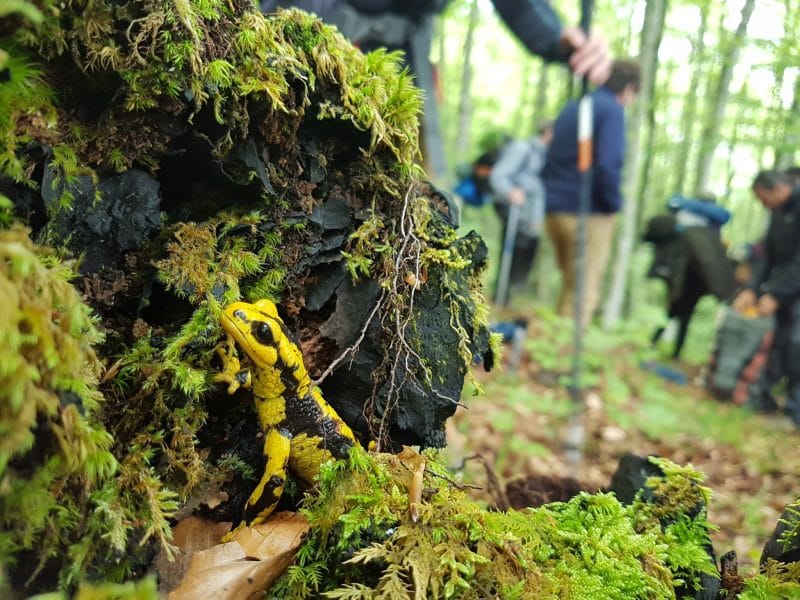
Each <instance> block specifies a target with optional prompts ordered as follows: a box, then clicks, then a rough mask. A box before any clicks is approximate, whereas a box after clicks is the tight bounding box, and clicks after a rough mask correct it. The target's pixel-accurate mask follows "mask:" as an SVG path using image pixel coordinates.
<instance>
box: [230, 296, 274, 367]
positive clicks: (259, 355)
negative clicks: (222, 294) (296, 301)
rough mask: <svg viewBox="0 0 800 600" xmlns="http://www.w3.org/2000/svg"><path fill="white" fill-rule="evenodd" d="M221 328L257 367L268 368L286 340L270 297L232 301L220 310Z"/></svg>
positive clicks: (272, 364)
mask: <svg viewBox="0 0 800 600" xmlns="http://www.w3.org/2000/svg"><path fill="white" fill-rule="evenodd" d="M221 323H222V328H223V329H224V330H225V332H226V333H228V335H230V336H231V337H233V339H235V340H236V343H237V344H238V345H239V348H240V349H241V350H242V351H243V352H244V353H245V354H247V355H248V356H249V357H250V359H251V360H252V361H253V362H254V363H255V365H256V366H257V367H265V366H269V367H272V366H274V365H275V363H276V362H277V361H278V356H279V349H280V347H281V346H282V345H283V344H284V343H285V342H286V341H288V335H287V331H286V326H285V325H284V324H283V321H282V320H281V318H280V317H279V316H278V309H277V308H276V307H275V304H274V303H273V302H271V301H270V300H259V301H258V302H256V303H254V304H250V303H248V302H234V303H233V304H231V305H230V306H228V307H226V308H225V310H224V311H223V313H222V321H221Z"/></svg>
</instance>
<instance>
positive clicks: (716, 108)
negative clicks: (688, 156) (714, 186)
mask: <svg viewBox="0 0 800 600" xmlns="http://www.w3.org/2000/svg"><path fill="white" fill-rule="evenodd" d="M754 7H755V0H745V3H744V6H743V7H742V13H741V18H740V20H739V25H738V27H737V28H736V33H735V34H734V35H733V36H726V37H727V39H726V40H725V41H724V42H723V43H724V49H723V54H722V67H721V71H720V74H719V78H718V79H717V86H716V90H715V91H714V93H713V96H712V98H711V108H710V111H709V112H708V114H707V115H706V118H705V121H704V123H703V131H702V134H701V136H700V155H699V156H698V160H697V167H696V174H695V184H694V192H695V193H696V194H698V193H703V192H704V191H705V190H706V189H707V188H708V183H709V178H710V176H711V161H712V159H713V158H714V150H715V149H716V147H717V144H718V142H719V132H720V128H721V126H722V121H723V119H724V118H725V106H726V105H727V104H728V98H729V96H730V84H731V78H732V77H733V68H734V67H735V66H736V63H737V62H738V61H739V53H740V51H741V48H742V45H743V44H744V43H745V40H746V33H747V25H748V24H749V23H750V16H751V15H752V14H753V8H754ZM690 93H691V91H690Z"/></svg>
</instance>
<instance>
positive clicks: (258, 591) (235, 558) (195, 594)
mask: <svg viewBox="0 0 800 600" xmlns="http://www.w3.org/2000/svg"><path fill="white" fill-rule="evenodd" d="M191 519H192V521H191V522H190V523H189V524H187V525H186V526H185V527H183V528H182V529H181V531H180V532H178V529H179V528H181V525H183V523H184V522H185V521H189V519H186V520H185V521H182V522H181V524H179V525H178V527H176V534H175V543H176V544H177V545H178V546H179V547H180V548H181V549H182V551H184V552H186V553H187V554H188V553H189V552H191V553H192V555H191V559H190V562H189V566H188V569H187V570H186V573H185V575H184V576H183V579H182V581H181V582H180V584H179V585H178V586H177V587H176V588H175V589H174V590H172V591H171V592H170V593H169V595H168V599H169V600H194V599H195V598H214V599H215V600H242V599H249V598H261V597H263V594H264V591H266V590H268V589H269V588H270V586H271V585H272V584H273V583H274V581H275V580H276V579H277V578H278V577H280V576H281V575H282V574H283V572H284V571H285V570H286V569H287V568H288V566H289V565H290V564H291V563H292V560H293V559H294V555H295V552H296V551H297V549H298V548H299V547H300V544H301V543H302V541H303V538H304V537H305V534H306V532H307V531H308V522H307V521H306V520H305V518H304V517H303V516H302V515H299V514H297V513H291V512H280V513H277V514H275V515H273V516H272V517H271V518H270V519H268V520H267V521H266V522H264V523H261V524H259V525H256V526H255V527H251V528H244V529H241V530H240V531H239V532H237V534H236V536H235V537H234V539H233V541H231V542H227V543H225V544H220V543H218V541H219V539H220V538H221V537H222V535H224V533H225V532H226V531H227V529H228V527H229V524H226V526H225V527H224V529H223V528H222V527H221V525H222V524H220V523H214V522H204V521H203V520H202V519H196V518H194V517H192V518H191ZM203 525H205V527H204V526H203ZM179 533H180V535H178V534H179ZM211 535H213V536H214V543H215V545H213V546H211V547H210V548H203V546H204V545H205V544H206V543H207V541H208V539H209V537H210V536H211Z"/></svg>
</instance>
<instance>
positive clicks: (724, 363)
mask: <svg viewBox="0 0 800 600" xmlns="http://www.w3.org/2000/svg"><path fill="white" fill-rule="evenodd" d="M774 327H775V321H774V319H773V318H772V317H748V316H745V315H742V314H739V313H738V312H736V311H735V310H734V309H732V308H730V307H728V308H726V309H725V312H724V317H723V319H722V323H721V324H720V327H719V329H718V331H717V336H716V341H715V348H714V352H713V354H712V357H711V364H710V367H711V373H710V377H709V380H708V384H707V387H708V388H709V391H711V392H712V393H713V394H714V395H715V396H716V397H717V398H720V399H725V400H731V401H732V402H733V403H734V404H736V405H739V406H741V405H743V404H747V402H748V400H755V399H756V398H757V396H758V394H759V393H760V391H761V381H760V380H761V376H762V373H763V371H764V369H765V368H766V366H767V359H768V357H769V351H770V347H771V345H772V341H773V332H774Z"/></svg>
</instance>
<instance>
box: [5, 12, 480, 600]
mask: <svg viewBox="0 0 800 600" xmlns="http://www.w3.org/2000/svg"><path fill="white" fill-rule="evenodd" d="M37 6H38V8H39V10H40V12H41V15H42V17H43V18H42V19H41V22H35V21H31V20H26V19H25V18H24V17H23V16H12V17H10V18H7V19H4V20H3V22H2V23H0V48H2V50H3V52H4V53H5V54H3V55H2V56H3V64H2V68H3V77H4V81H3V83H2V84H0V95H2V99H3V100H4V101H3V102H2V103H0V134H2V136H3V140H4V143H3V145H2V150H0V195H2V197H3V198H4V199H5V200H4V203H3V204H2V214H1V215H0V216H2V217H3V222H4V223H5V224H6V225H7V224H9V223H11V222H22V223H24V224H25V225H26V226H27V227H28V228H29V231H30V236H31V238H32V239H33V240H34V241H36V242H37V243H41V244H47V245H48V246H51V247H54V248H55V249H56V250H57V252H58V253H59V256H60V257H61V258H63V259H65V260H68V259H70V258H71V257H74V258H77V259H78V262H77V277H76V278H75V279H73V281H72V283H73V285H74V288H75V289H76V290H77V291H78V292H79V293H80V295H81V297H82V299H83V301H84V302H85V303H86V304H87V305H88V306H89V307H91V309H92V310H93V311H94V314H96V315H97V317H98V319H99V320H98V322H97V323H96V325H97V327H98V330H99V331H100V332H101V333H102V335H103V336H104V337H103V341H102V342H101V341H96V342H95V344H94V346H93V348H92V352H96V354H97V356H98V358H99V361H100V363H101V364H102V365H104V372H103V374H102V375H101V376H100V378H99V380H97V379H91V378H89V379H87V380H86V382H84V383H86V384H87V385H89V386H90V387H92V389H93V390H95V391H96V392H97V393H98V394H100V395H101V396H102V402H99V403H98V406H97V408H96V410H95V409H92V411H91V414H85V415H84V416H85V418H86V420H87V423H86V427H87V428H89V430H91V431H97V432H102V433H103V435H104V436H105V435H107V436H111V437H109V438H108V439H110V440H112V441H111V445H110V452H111V453H113V456H114V460H115V461H116V466H115V469H116V471H115V472H116V482H115V484H114V485H111V484H110V483H109V482H107V481H97V482H94V483H93V484H92V485H87V487H86V489H85V493H86V494H87V495H89V496H91V494H92V493H93V492H94V491H96V490H97V489H99V488H100V487H101V486H102V484H108V485H111V488H109V489H112V491H113V496H114V498H115V501H114V502H115V503H112V508H110V510H111V511H113V510H118V511H119V517H120V521H124V522H121V523H119V528H120V529H119V530H117V537H113V536H111V537H112V538H113V539H112V543H110V544H109V546H110V547H111V550H113V552H116V553H118V554H120V555H122V554H125V553H126V551H127V550H126V549H130V548H131V547H133V545H134V542H135V541H137V540H139V539H142V538H144V539H148V540H150V541H151V542H152V543H154V542H160V543H161V545H168V544H169V526H168V521H169V519H170V518H172V517H175V516H176V515H177V516H179V515H180V514H184V513H185V512H188V511H190V510H191V509H193V508H196V507H197V506H201V505H203V504H204V503H208V504H211V502H210V501H208V497H209V496H210V495H213V494H212V491H213V493H217V492H219V493H222V494H223V495H227V497H229V498H231V499H232V500H231V501H229V502H227V503H225V504H223V507H222V508H221V509H219V515H220V517H225V516H231V515H232V514H235V513H236V511H238V510H240V507H241V501H242V498H243V497H244V496H246V494H247V493H249V490H250V488H251V487H252V480H253V478H257V473H258V471H259V469H260V468H261V461H262V457H261V445H262V443H261V441H260V435H261V432H260V431H259V430H258V426H257V420H256V418H255V414H254V412H253V409H252V403H251V400H250V398H249V395H248V394H244V393H243V394H237V395H235V396H232V397H230V396H228V395H227V394H226V392H225V389H224V388H223V386H219V385H214V383H213V381H212V378H213V375H214V372H215V371H216V370H218V369H219V363H218V361H217V357H216V354H215V352H214V349H215V346H216V345H217V343H218V342H219V341H220V339H221V337H222V336H221V330H220V326H219V315H220V313H221V310H222V308H223V307H224V306H225V305H226V304H227V303H229V302H232V301H234V300H238V299H246V300H250V301H255V300H257V299H259V298H270V299H272V300H274V301H275V302H276V303H277V304H278V306H279V310H280V312H281V315H282V317H283V318H284V320H285V321H286V323H287V325H288V327H289V329H290V331H291V332H292V334H293V335H294V336H295V338H296V339H297V341H298V344H299V346H300V347H301V349H302V352H303V355H304V358H305V361H306V365H307V367H308V370H309V372H310V374H311V375H312V377H314V378H315V379H316V380H317V382H318V383H319V385H320V387H321V389H322V391H323V393H324V395H325V397H326V398H327V399H328V401H329V402H330V403H331V404H332V405H333V406H334V407H335V408H336V409H337V410H338V411H339V413H340V414H341V415H342V417H343V418H344V419H345V420H346V421H347V422H348V423H349V424H350V425H351V426H352V427H353V428H354V429H355V430H356V431H357V432H358V434H359V435H360V437H361V439H362V441H363V442H364V443H365V444H366V443H367V442H368V441H370V440H374V441H376V442H377V443H378V446H379V447H380V448H383V449H395V448H398V447H399V446H400V445H401V444H417V445H420V446H434V447H436V446H443V445H444V443H445V438H444V434H443V425H444V422H445V420H446V419H447V417H449V416H450V415H451V414H452V413H453V412H454V410H455V408H456V405H457V403H458V401H459V399H460V396H461V389H462V386H463V382H464V378H465V376H466V375H467V374H468V370H469V366H470V364H471V363H472V361H473V357H474V356H476V355H484V356H487V357H488V354H489V353H490V349H489V339H490V336H489V330H488V309H487V307H486V305H485V304H484V302H483V299H482V294H481V290H480V274H481V271H482V269H483V268H484V266H485V259H486V248H485V246H484V244H483V242H482V240H481V239H480V238H479V237H478V236H477V235H476V234H474V233H470V234H467V235H466V236H464V237H459V234H458V233H457V224H458V215H457V211H456V209H455V207H454V205H453V204H452V203H451V202H450V200H449V198H448V197H447V196H446V195H445V194H442V193H441V192H439V191H437V190H436V189H434V188H433V187H431V186H430V185H429V184H427V183H426V182H425V181H424V173H422V171H421V169H420V168H419V167H418V166H417V164H416V160H417V158H418V153H419V150H418V113H419V110H420V106H421V102H420V92H419V90H417V89H416V88H415V87H414V86H413V84H412V82H411V79H410V76H409V75H408V73H407V72H406V71H404V70H402V64H401V61H402V58H401V56H400V55H398V54H392V53H385V52H381V51H378V52H374V53H371V54H369V55H366V56H365V55H363V54H361V53H360V52H359V51H358V50H356V49H355V48H354V47H353V46H352V45H350V44H349V43H347V42H346V41H345V40H344V39H343V38H342V37H341V36H340V35H339V34H338V32H336V31H335V30H334V29H331V28H328V27H327V26H325V25H323V24H322V23H321V22H320V21H318V20H317V19H315V18H313V17H311V16H309V15H307V14H305V13H302V12H299V11H287V12H281V13H278V14H277V15H272V16H269V17H268V16H264V15H262V14H260V13H259V12H257V10H256V9H255V7H254V5H253V4H252V3H251V2H246V1H244V0H207V1H204V2H187V1H185V0H176V1H175V2H166V3H165V2H156V1H155V0H135V1H133V2H128V3H124V4H123V3H116V2H110V1H104V0H101V1H99V2H81V1H67V2H54V1H51V0H44V1H43V2H40V3H38V4H37ZM22 309H24V306H20V310H22ZM487 362H489V363H490V362H491V359H490V358H489V359H488V360H487ZM53 392H54V393H55V392H59V390H53ZM77 403H78V405H80V404H81V400H80V398H79V399H78V401H77ZM58 419H59V417H58V415H56V416H53V414H52V412H51V413H49V414H39V415H38V416H37V418H36V419H34V420H33V421H31V422H27V423H26V425H25V426H26V427H28V428H29V429H30V431H32V432H33V433H34V437H35V438H36V440H35V441H34V447H35V446H36V444H37V443H40V442H41V441H42V439H43V438H42V424H43V423H45V422H50V423H55V424H56V425H57V424H58ZM37 427H38V429H37ZM39 450H41V449H39ZM50 450H52V449H49V450H48V452H49V451H50ZM56 454H57V452H56ZM46 456H48V454H47V452H43V451H40V452H38V453H33V452H28V449H27V448H25V449H19V448H17V449H12V450H9V451H8V452H7V453H6V454H5V455H4V456H3V459H4V461H8V464H9V465H10V467H11V468H10V469H9V470H8V471H7V472H6V475H8V476H10V477H12V479H13V478H18V480H19V481H18V483H20V485H22V486H23V487H24V486H25V485H26V483H27V482H29V480H32V479H33V478H35V476H36V473H37V469H40V468H42V467H43V465H44V464H45V458H46ZM23 463H24V466H25V468H21V467H22V465H23ZM84 466H85V465H84ZM135 474H138V475H135ZM77 477H78V480H81V476H80V473H78V475H77ZM26 478H27V479H26ZM15 481H16V480H15ZM84 483H86V482H85V481H84ZM95 484H96V485H95ZM221 488H224V490H223V491H221ZM37 489H38V488H37ZM47 489H48V493H52V494H53V498H54V500H58V499H60V498H62V496H60V495H59V494H66V493H67V490H56V489H55V488H53V486H50V487H48V488H47ZM209 490H212V491H209ZM289 495H291V494H289ZM64 497H65V496H64ZM98 501H99V500H98V499H97V498H95V499H94V500H93V501H88V500H87V503H85V506H83V505H82V508H81V509H80V510H79V509H78V508H76V513H75V514H76V515H78V517H76V518H77V519H78V520H79V521H80V517H79V515H80V511H81V510H94V509H96V506H97V505H96V503H97V502H98ZM92 502H95V504H92ZM146 502H149V503H150V504H149V505H148V506H147V508H145V509H142V511H139V512H137V511H138V508H136V507H139V506H140V504H141V503H146ZM92 507H94V508H92ZM226 507H227V508H226ZM176 511H177V512H176ZM181 511H182V512H181ZM54 523H55V521H54V518H51V516H47V515H46V516H45V517H44V519H43V521H42V523H41V524H39V525H37V526H36V527H35V528H34V530H33V531H32V532H30V536H29V537H27V538H26V539H24V540H22V539H17V538H15V537H14V533H13V532H11V531H8V530H7V531H5V534H6V535H7V536H8V539H10V540H12V542H11V544H12V546H13V547H14V548H17V547H19V548H26V549H27V550H25V551H27V552H32V553H34V554H35V553H41V554H42V555H43V556H44V558H42V563H41V564H30V563H29V562H27V561H18V562H17V567H16V568H15V569H14V571H13V573H12V575H13V580H14V582H15V583H17V584H19V585H21V586H23V587H22V589H25V590H26V591H31V592H32V591H36V590H38V589H48V586H50V585H52V584H53V583H54V582H55V580H56V579H57V578H60V579H61V581H62V584H69V583H71V582H74V581H75V580H76V578H78V577H80V576H83V575H86V573H87V572H89V573H91V572H94V573H95V576H102V575H103V574H104V573H105V574H106V575H108V574H109V572H110V569H109V568H108V567H109V565H108V564H106V565H100V566H98V565H97V562H96V561H102V558H101V557H103V556H105V555H104V552H105V551H106V550H108V548H106V547H105V546H103V545H99V546H98V547H97V548H93V549H92V550H91V552H89V551H88V550H87V554H86V556H82V560H81V561H79V562H78V563H76V562H74V561H73V563H72V565H67V564H66V563H67V562H68V561H69V556H70V552H73V551H74V549H75V548H76V547H77V545H78V544H79V542H78V541H77V540H79V539H80V536H81V535H85V534H86V531H85V528H83V529H82V527H83V526H82V525H80V524H79V525H76V526H75V527H74V528H72V529H70V530H69V531H68V532H67V531H65V532H63V535H58V536H56V537H55V538H52V536H51V537H49V538H48V536H47V532H48V531H52V529H53V527H55V525H54ZM84 525H85V524H84ZM103 526H109V527H110V525H109V524H108V523H105V524H104V525H103ZM98 527H100V525H98ZM131 530H133V531H134V533H135V535H129V534H130V531H131ZM121 532H124V533H121ZM95 533H96V534H97V535H101V534H103V533H104V532H102V531H97V532H95ZM105 533H107V532H105ZM137 536H138V537H137ZM107 537H108V536H107ZM128 556H129V557H130V563H129V564H126V565H123V566H122V567H120V568H122V569H123V570H125V574H126V575H132V574H133V575H135V574H136V573H137V572H138V571H137V570H138V569H143V568H144V567H145V565H147V564H148V561H149V560H150V558H151V557H152V548H151V547H150V545H145V546H144V547H143V548H140V549H139V550H137V551H136V552H132V553H130V554H129V555H128ZM93 561H95V562H93ZM117 566H119V565H117ZM92 569H99V570H97V571H92ZM114 577H115V578H118V577H119V573H116V574H115V575H114Z"/></svg>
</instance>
